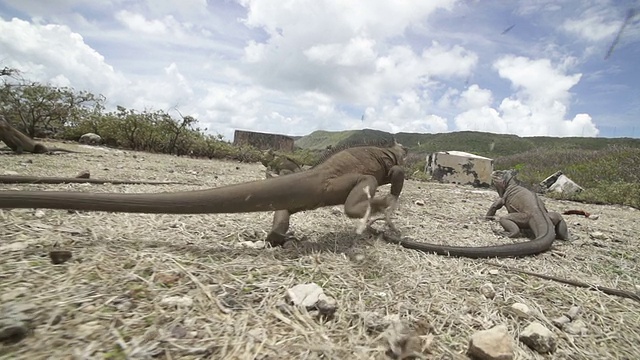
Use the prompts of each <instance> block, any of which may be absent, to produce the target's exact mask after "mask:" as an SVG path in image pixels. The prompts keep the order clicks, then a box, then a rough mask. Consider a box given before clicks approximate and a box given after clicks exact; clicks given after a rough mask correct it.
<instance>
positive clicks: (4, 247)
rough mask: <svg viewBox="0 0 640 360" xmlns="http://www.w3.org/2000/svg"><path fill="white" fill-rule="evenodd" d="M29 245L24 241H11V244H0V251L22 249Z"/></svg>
mask: <svg viewBox="0 0 640 360" xmlns="http://www.w3.org/2000/svg"><path fill="white" fill-rule="evenodd" d="M28 247H29V244H28V243H26V242H22V241H18V242H12V243H11V244H7V245H2V246H0V250H1V251H22V250H24V249H26V248H28Z"/></svg>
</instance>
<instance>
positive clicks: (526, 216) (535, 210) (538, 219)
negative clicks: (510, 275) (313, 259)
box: [383, 170, 569, 258]
mask: <svg viewBox="0 0 640 360" xmlns="http://www.w3.org/2000/svg"><path fill="white" fill-rule="evenodd" d="M516 174H517V172H516V171H515V170H496V171H494V172H492V174H491V178H492V181H493V184H494V186H495V188H496V191H497V192H498V194H499V195H500V198H499V199H498V200H496V201H495V202H494V203H493V204H491V207H489V210H488V211H487V214H486V217H487V218H491V217H493V216H494V215H495V213H496V211H497V210H498V209H500V208H502V207H503V206H504V207H506V208H507V211H508V212H509V214H507V215H505V216H503V217H502V218H501V219H500V224H501V225H502V227H503V228H504V229H505V231H506V235H507V236H509V237H515V236H517V235H518V234H519V232H520V229H531V230H532V231H533V234H534V235H535V239H533V240H531V241H527V242H520V243H516V244H506V245H495V246H479V247H465V246H447V245H436V244H429V243H423V242H417V241H411V240H406V239H397V238H394V237H392V236H390V235H388V234H386V233H385V234H383V238H384V239H385V240H386V241H388V242H392V243H395V244H400V245H402V246H403V247H405V248H408V249H414V250H420V251H424V252H430V253H436V254H439V255H449V256H461V257H468V258H490V257H519V256H528V255H534V254H538V253H541V252H544V251H547V250H549V249H550V248H551V244H552V243H553V241H554V240H555V239H556V238H558V239H562V240H566V239H568V238H569V233H568V230H567V224H566V223H565V221H564V219H563V218H562V215H560V214H559V213H556V212H549V211H547V209H546V207H545V206H544V203H543V202H542V200H540V198H539V197H538V196H537V195H536V194H535V193H533V192H532V191H531V190H529V189H527V188H525V187H523V186H521V185H519V184H518V183H517V182H516V181H515V175H516Z"/></svg>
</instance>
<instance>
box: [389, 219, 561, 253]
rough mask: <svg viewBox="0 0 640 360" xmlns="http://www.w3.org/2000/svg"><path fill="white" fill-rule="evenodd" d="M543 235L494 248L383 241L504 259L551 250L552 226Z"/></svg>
mask: <svg viewBox="0 0 640 360" xmlns="http://www.w3.org/2000/svg"><path fill="white" fill-rule="evenodd" d="M546 228H547V230H546V231H545V233H544V234H541V235H540V236H538V237H536V238H535V239H533V240H531V241H527V242H521V243H517V244H506V245H495V246H478V247H465V246H447V245H436V244H429V243H423V242H419V241H412V240H407V239H397V238H392V237H391V236H389V235H387V234H386V233H384V234H383V238H384V240H385V241H387V242H390V243H393V244H398V245H401V246H402V247H405V248H407V249H413V250H419V251H423V252H427V253H436V254H438V255H448V256H455V257H467V258H474V259H477V258H496V257H497V258H504V257H522V256H530V255H535V254H539V253H542V252H545V251H547V250H549V249H550V248H551V244H552V243H553V241H554V240H555V237H556V235H555V232H554V228H553V226H551V224H549V226H547V227H546Z"/></svg>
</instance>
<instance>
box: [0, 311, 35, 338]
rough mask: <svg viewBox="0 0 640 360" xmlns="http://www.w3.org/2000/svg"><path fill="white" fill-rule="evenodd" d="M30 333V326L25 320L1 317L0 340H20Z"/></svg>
mask: <svg viewBox="0 0 640 360" xmlns="http://www.w3.org/2000/svg"><path fill="white" fill-rule="evenodd" d="M28 334H29V327H28V326H27V324H25V323H24V322H23V321H21V320H18V319H15V318H12V317H8V318H4V319H0V341H3V342H4V341H10V342H19V341H20V340H22V339H24V338H25V337H26V336H27V335H28Z"/></svg>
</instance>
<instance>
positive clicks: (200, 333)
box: [0, 144, 640, 359]
mask: <svg viewBox="0 0 640 360" xmlns="http://www.w3.org/2000/svg"><path fill="white" fill-rule="evenodd" d="M64 146H65V147H67V148H72V146H70V145H69V144H64ZM81 149H83V151H87V152H88V153H87V154H82V155H80V154H64V155H59V156H47V155H37V156H36V155H23V156H13V155H6V156H5V155H1V156H0V168H1V169H3V171H7V170H10V171H16V172H18V173H20V174H24V175H48V176H73V175H75V174H76V173H77V172H79V171H80V170H85V169H88V170H90V171H91V175H92V177H94V178H118V179H156V180H175V181H183V182H192V183H194V184H195V185H189V186H185V185H160V186H147V185H82V184H71V185H0V189H1V190H9V189H20V190H29V189H47V190H54V189H55V190H78V191H94V192H97V191H104V192H158V191H171V190H178V189H180V190H185V189H201V188H208V187H214V186H220V185H223V184H232V183H237V182H242V181H247V180H253V179H261V178H263V177H264V173H263V167H262V166H261V165H259V164H238V163H233V162H221V161H210V160H196V159H187V158H176V157H171V156H167V155H153V154H146V153H136V152H126V153H123V152H119V151H102V150H98V149H91V150H89V149H87V148H84V147H83V148H81ZM28 160H32V161H33V163H26V161H28ZM107 169H108V170H107ZM381 190H382V191H383V192H385V193H386V192H387V191H388V186H385V187H383V188H382V189H381ZM495 198H496V194H495V193H494V192H491V191H475V190H473V189H471V188H468V187H459V186H450V185H441V184H428V183H420V182H415V181H407V182H406V183H405V187H404V190H403V195H402V198H401V203H400V209H399V211H398V213H397V216H396V225H397V226H398V227H399V228H400V229H401V230H402V231H403V233H404V235H406V236H409V237H412V238H414V239H418V240H424V241H430V242H436V243H449V244H459V245H465V244H466V245H479V244H498V243H504V242H506V241H512V240H508V239H505V238H503V237H500V236H497V235H495V234H494V233H493V232H492V229H497V228H498V225H497V224H495V223H492V222H488V221H483V220H480V219H479V217H480V216H481V215H483V214H484V213H485V212H486V210H487V208H488V206H489V205H490V204H491V202H492V201H493V200H494V199H495ZM419 199H420V200H423V201H424V202H425V204H426V205H425V206H419V205H416V204H415V201H416V200H419ZM545 202H546V204H547V206H548V208H550V209H552V210H555V211H564V210H568V209H576V208H580V209H584V210H586V211H588V212H590V213H595V214H599V215H600V219H598V220H589V219H584V218H581V217H576V216H565V219H566V220H567V223H568V225H569V228H570V232H571V236H572V241H570V242H567V243H563V242H556V243H555V245H554V249H553V250H552V251H550V252H547V253H544V254H542V255H539V256H535V257H530V258H526V259H520V260H513V259H505V260H499V261H500V262H501V263H504V264H507V265H511V266H516V267H520V268H523V269H527V270H530V271H537V272H541V273H545V274H551V275H558V276H564V277H568V278H573V279H579V280H583V281H590V282H593V283H596V284H600V285H604V286H609V287H619V288H624V289H631V290H633V289H634V286H637V285H640V269H639V267H638V256H637V247H638V244H639V243H638V233H639V232H640V225H639V223H638V221H637V220H638V218H639V217H638V215H639V212H638V211H637V210H634V209H630V208H626V207H617V206H598V205H587V204H577V203H571V202H561V201H554V200H549V199H547V200H545ZM503 213H504V210H501V211H500V212H499V215H500V214H503ZM40 215H41V216H40V217H37V216H35V212H34V211H33V209H15V210H11V211H7V210H0V224H1V226H0V239H1V242H0V256H1V258H2V262H1V263H0V279H1V284H0V300H1V302H2V304H3V305H4V306H5V307H6V306H11V305H13V306H16V305H19V306H21V307H22V310H23V311H24V312H25V313H26V314H28V318H29V320H30V323H31V325H32V326H33V327H34V331H33V333H31V334H30V335H29V336H28V337H27V338H26V339H24V340H22V341H21V342H19V343H17V344H5V345H0V358H2V359H5V358H6V359H9V358H10V359H54V358H55V359H90V358H91V359H125V358H128V359H147V358H151V357H152V356H154V355H155V356H156V357H155V358H158V359H178V358H179V359H202V358H211V359H257V358H261V359H266V358H270V359H319V358H323V359H383V358H385V355H384V353H385V350H386V348H387V347H386V345H385V343H384V341H382V340H380V339H379V338H378V337H379V335H380V334H379V333H375V332H373V333H371V332H368V331H367V329H366V328H365V326H364V325H363V322H362V320H361V319H360V317H359V316H358V314H360V313H362V312H364V311H377V312H379V313H381V314H383V315H386V314H396V315H399V316H401V317H402V318H404V319H405V320H406V321H407V322H408V323H410V324H414V325H415V326H417V327H419V326H422V327H425V326H426V327H428V328H429V327H430V328H431V329H432V334H430V335H428V336H424V340H425V347H428V350H429V351H430V352H431V354H427V358H433V359H464V358H466V356H465V355H464V353H465V351H466V349H467V344H468V341H469V337H470V336H471V334H472V333H474V332H475V331H477V330H481V329H487V328H490V327H492V326H494V325H498V324H506V325H507V327H508V329H509V332H510V334H511V335H512V337H513V339H514V345H515V351H516V359H542V358H546V357H543V356H541V355H538V354H536V353H534V352H533V351H532V350H530V349H528V348H527V347H526V346H525V345H523V344H522V343H520V342H518V341H517V337H518V334H519V332H520V331H522V329H523V328H524V327H525V326H526V325H528V323H529V322H530V321H531V319H529V320H526V319H520V318H517V317H516V316H514V315H512V314H511V313H510V312H509V311H508V308H509V306H510V305H511V304H513V303H514V302H522V303H524V304H526V305H528V306H529V307H530V308H531V309H533V310H535V311H537V312H538V313H537V315H535V318H536V319H537V320H538V321H540V322H542V323H543V324H545V325H546V326H547V327H548V328H549V329H552V330H553V331H554V332H555V333H556V334H557V335H558V341H559V344H558V349H557V351H556V353H555V354H554V355H553V356H552V358H553V359H638V358H640V347H639V346H638V344H640V311H639V307H638V305H639V304H638V303H637V302H634V301H632V300H629V299H621V298H617V297H612V296H607V295H604V294H601V293H598V292H595V291H590V290H587V289H579V288H574V287H571V286H567V285H562V284H558V283H555V282H550V281H546V280H541V279H537V278H530V277H527V276H521V275H517V274H513V273H507V272H503V271H501V270H500V271H498V273H497V274H496V273H495V272H494V273H493V275H492V274H490V273H489V271H490V270H492V269H493V268H491V267H489V266H487V265H483V263H482V261H481V260H471V259H456V258H447V257H442V256H436V255H431V254H422V253H418V252H414V251H411V250H405V249H402V248H400V247H397V246H395V245H391V244H386V243H384V242H382V241H379V240H376V239H373V238H371V236H369V235H366V234H364V235H362V236H357V235H355V234H354V229H355V226H356V222H355V221H353V220H349V219H347V218H346V217H345V216H344V215H342V214H340V213H337V212H336V211H335V209H331V208H325V209H318V210H315V211H310V212H305V213H300V214H296V215H294V216H293V217H292V230H293V231H294V233H295V234H296V235H297V237H298V238H302V239H303V241H301V242H300V243H298V244H295V245H292V246H287V247H285V248H276V249H251V248H242V247H241V242H243V241H247V240H251V241H255V240H262V239H264V236H265V235H266V231H267V230H268V229H269V227H270V224H271V219H272V213H253V214H220V215H152V214H124V213H101V212H82V213H73V214H72V213H68V212H67V211H64V210H44V214H40ZM596 231H597V232H601V233H603V234H604V236H605V237H606V239H604V240H594V239H593V238H592V237H591V236H590V234H592V233H593V232H596ZM54 245H55V246H59V247H62V248H65V249H70V250H72V251H73V259H72V260H70V261H69V262H67V263H65V264H62V265H52V264H51V262H50V261H49V259H48V257H47V253H48V250H49V249H51V247H53V246H54ZM354 255H360V256H354ZM306 282H316V283H318V284H319V285H320V286H322V287H323V288H324V289H325V292H326V293H327V294H328V295H330V296H332V297H334V298H335V299H336V300H337V302H338V306H339V308H338V311H337V313H336V316H335V318H334V319H332V320H329V321H325V322H323V321H319V320H317V319H315V318H313V317H311V316H310V315H309V314H306V313H305V311H297V310H296V311H294V312H293V313H291V314H288V313H286V312H284V313H283V312H280V310H279V307H278V305H279V304H280V303H282V302H283V301H284V294H285V291H286V289H287V288H289V287H291V286H293V285H296V284H300V283H306ZM486 283H490V284H492V285H493V287H494V289H495V291H496V296H495V298H493V299H487V298H485V297H484V296H483V295H482V294H481V292H480V288H481V287H482V286H483V285H484V284H486ZM176 297H177V298H176ZM167 299H169V300H172V299H173V300H176V299H177V300H183V303H178V304H175V301H174V303H173V304H170V303H167V302H166V301H167ZM573 305H578V306H580V307H582V313H581V315H580V316H581V318H582V319H583V320H584V321H585V322H586V324H587V327H588V333H587V334H586V335H581V336H580V335H569V334H566V333H564V332H563V331H561V330H559V329H556V328H554V326H553V325H552V324H551V319H553V318H556V317H558V316H560V315H562V314H564V313H565V312H566V311H567V310H568V309H569V308H570V307H571V306H573ZM426 324H428V325H426ZM430 336H432V337H433V338H432V339H433V341H432V342H430V344H429V341H427V340H428V339H429V337H430Z"/></svg>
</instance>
